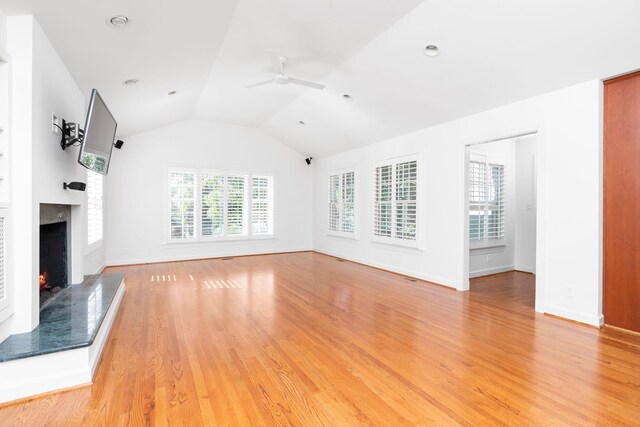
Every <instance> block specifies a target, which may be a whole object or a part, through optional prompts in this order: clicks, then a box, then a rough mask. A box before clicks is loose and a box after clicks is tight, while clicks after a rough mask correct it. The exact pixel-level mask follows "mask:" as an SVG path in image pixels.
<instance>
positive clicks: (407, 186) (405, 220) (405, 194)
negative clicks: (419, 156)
mask: <svg viewBox="0 0 640 427" xmlns="http://www.w3.org/2000/svg"><path fill="white" fill-rule="evenodd" d="M395 178H396V180H395V181H396V185H395V202H396V206H395V212H396V221H395V234H396V235H395V237H396V238H398V239H405V240H415V239H416V226H417V216H416V214H417V205H416V203H417V196H418V193H417V179H418V162H417V161H415V160H414V161H411V162H404V163H399V164H397V165H396V174H395Z"/></svg>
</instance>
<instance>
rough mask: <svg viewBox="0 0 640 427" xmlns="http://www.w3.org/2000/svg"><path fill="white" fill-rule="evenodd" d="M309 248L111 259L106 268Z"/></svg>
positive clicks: (282, 252) (277, 252)
mask: <svg viewBox="0 0 640 427" xmlns="http://www.w3.org/2000/svg"><path fill="white" fill-rule="evenodd" d="M311 250H312V249H311V248H310V247H305V248H287V249H279V250H275V251H273V250H264V251H251V250H249V251H246V250H245V251H228V252H224V253H220V254H207V255H185V256H157V257H146V258H124V259H112V260H108V261H107V263H106V264H107V267H117V266H119V265H137V264H156V263H163V262H179V261H198V260H203V259H213V258H225V257H234V256H248V255H275V254H284V253H288V252H306V251H311Z"/></svg>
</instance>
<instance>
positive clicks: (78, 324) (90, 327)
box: [0, 273, 124, 362]
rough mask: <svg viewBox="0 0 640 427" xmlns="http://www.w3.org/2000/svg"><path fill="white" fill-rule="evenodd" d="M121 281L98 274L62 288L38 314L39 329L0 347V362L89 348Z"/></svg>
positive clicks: (120, 276)
mask: <svg viewBox="0 0 640 427" xmlns="http://www.w3.org/2000/svg"><path fill="white" fill-rule="evenodd" d="M123 280H124V274H122V273H109V274H98V275H95V276H89V277H88V278H87V279H86V280H85V281H84V282H82V284H79V285H72V286H69V287H67V288H65V289H63V290H62V291H60V292H59V293H58V295H56V297H55V298H54V299H53V300H51V301H50V302H49V303H48V304H47V305H46V307H44V308H43V309H42V311H41V312H40V326H38V327H37V328H35V329H34V330H33V331H31V332H27V333H24V334H17V335H12V336H10V337H9V338H7V339H6V340H5V341H4V342H3V343H1V344H0V362H6V361H9V360H16V359H22V358H25V357H32V356H39V355H42V354H48V353H55V352H58V351H64V350H72V349H75V348H81V347H88V346H90V345H91V344H93V340H94V339H95V337H96V335H97V334H98V330H99V329H100V325H102V321H103V320H104V318H105V316H106V314H107V311H108V310H109V307H110V306H111V303H112V302H113V299H114V297H115V295H116V293H117V291H118V289H119V287H120V285H121V284H122V282H123Z"/></svg>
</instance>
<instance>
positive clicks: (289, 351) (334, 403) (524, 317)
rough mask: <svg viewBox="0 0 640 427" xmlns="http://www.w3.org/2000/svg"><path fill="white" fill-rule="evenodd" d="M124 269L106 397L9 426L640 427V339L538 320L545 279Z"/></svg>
mask: <svg viewBox="0 0 640 427" xmlns="http://www.w3.org/2000/svg"><path fill="white" fill-rule="evenodd" d="M110 270H114V271H115V270H118V271H124V272H125V273H126V283H127V294H126V296H125V299H124V301H123V305H122V307H121V309H120V313H119V318H118V320H117V321H116V324H115V325H114V329H113V331H112V335H111V337H110V339H109V342H108V344H107V347H106V350H105V353H104V356H103V359H102V362H101V365H100V368H99V370H98V372H97V374H96V378H95V382H94V384H93V386H91V387H86V388H82V389H78V390H74V391H70V392H65V393H58V394H53V395H50V396H47V397H44V398H39V399H36V400H32V401H29V402H23V403H19V404H15V405H11V406H7V407H4V408H2V409H0V425H2V426H8V425H27V426H39V425H52V426H71V425H83V426H94V425H103V426H116V425H132V426H144V425H151V426H153V425H158V426H163V425H171V426H182V425H185V426H200V425H239V426H257V425H296V426H312V425H326V426H347V425H359V424H368V425H379V426H395V425H453V424H462V425H484V426H486V425H518V426H523V425H545V426H547V425H593V424H612V425H623V424H637V423H638V422H640V337H638V336H633V335H630V334H626V333H623V332H619V331H610V330H603V331H599V330H597V329H595V328H592V327H587V326H582V325H579V324H575V323H572V322H567V321H563V320H558V319H555V318H551V317H546V316H543V315H539V314H536V313H535V312H534V311H533V276H531V275H527V274H523V273H506V274H501V275H496V276H491V277H488V278H482V279H477V280H474V282H473V284H472V291H471V292H468V293H460V292H456V291H453V290H449V289H445V288H442V287H438V286H433V285H429V284H427V283H424V282H420V281H417V282H412V281H409V280H406V279H405V278H403V277H401V276H398V275H394V274H391V273H387V272H384V271H380V270H376V269H372V268H368V267H364V266H361V265H357V264H353V263H349V262H338V261H337V260H336V259H334V258H332V257H328V256H324V255H320V254H316V253H296V254H285V255H267V256H255V257H244V258H235V259H232V260H227V261H223V260H208V261H192V262H180V263H168V264H156V265H143V266H131V267H122V268H114V269H110ZM174 277H175V278H174ZM158 279H159V280H158Z"/></svg>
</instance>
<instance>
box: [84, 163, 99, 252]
mask: <svg viewBox="0 0 640 427" xmlns="http://www.w3.org/2000/svg"><path fill="white" fill-rule="evenodd" d="M100 240H102V175H101V174H99V173H96V172H93V171H87V241H88V243H89V245H91V244H93V243H96V242H99V241H100Z"/></svg>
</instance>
